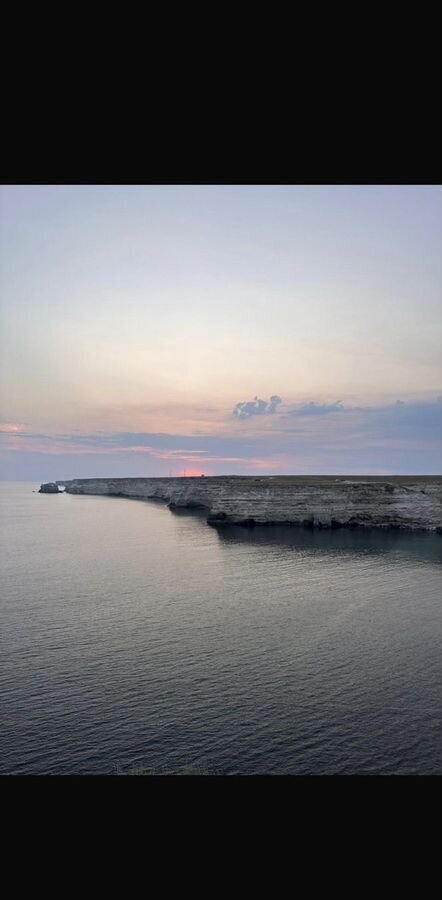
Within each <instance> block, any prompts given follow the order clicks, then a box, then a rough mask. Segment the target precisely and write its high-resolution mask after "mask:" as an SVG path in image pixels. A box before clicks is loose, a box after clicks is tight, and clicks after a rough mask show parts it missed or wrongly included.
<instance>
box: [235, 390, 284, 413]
mask: <svg viewBox="0 0 442 900" xmlns="http://www.w3.org/2000/svg"><path fill="white" fill-rule="evenodd" d="M280 403H282V400H281V397H278V395H277V394H273V396H272V397H270V400H269V401H267V400H260V399H259V398H258V397H255V398H254V399H253V400H248V401H247V402H246V403H237V404H236V406H235V409H234V410H233V415H234V416H236V417H237V418H238V419H250V418H251V416H264V415H268V416H271V415H273V414H274V413H275V412H276V410H277V407H278V406H279V404H280Z"/></svg>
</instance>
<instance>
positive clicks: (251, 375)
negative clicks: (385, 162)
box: [0, 186, 442, 479]
mask: <svg viewBox="0 0 442 900" xmlns="http://www.w3.org/2000/svg"><path fill="white" fill-rule="evenodd" d="M0 199H1V208H0V228H1V233H0V238H1V240H0V253H1V257H0V278H1V282H0V285H1V336H0V353H1V360H2V361H1V375H2V396H1V412H0V422H2V423H3V425H2V426H0V428H1V429H2V442H3V445H4V448H5V449H4V450H3V451H2V454H1V458H2V459H3V468H2V469H0V473H1V477H6V478H9V477H20V478H21V477H26V474H27V473H29V477H30V478H37V479H38V478H40V477H42V478H43V477H50V475H51V474H53V477H56V475H57V473H58V474H59V475H60V469H63V471H62V473H61V476H60V477H69V476H72V477H74V476H75V474H77V473H79V474H83V475H85V474H88V473H89V470H90V474H91V475H94V474H101V473H102V474H112V472H114V473H115V474H124V473H125V472H126V471H127V474H144V473H145V474H161V473H163V472H164V471H166V470H167V471H168V470H169V469H170V468H171V466H172V463H171V459H170V454H171V452H172V450H173V453H172V457H173V459H172V462H173V463H174V465H173V466H172V468H173V469H174V471H177V472H178V471H179V470H180V471H182V470H183V469H184V468H186V465H187V469H188V470H189V471H190V469H191V468H192V467H193V468H194V469H202V470H204V471H206V472H207V474H210V473H212V472H213V473H215V472H217V471H223V472H224V471H228V472H232V471H241V472H248V471H250V472H253V471H266V470H268V471H269V472H271V471H293V472H298V471H306V472H308V471H329V472H332V471H341V470H342V469H343V470H344V471H353V472H356V471H360V470H361V469H360V465H362V467H363V470H364V471H367V472H368V471H379V470H382V468H383V467H384V469H385V471H390V472H391V471H410V472H411V471H422V472H426V471H428V472H430V471H431V472H437V471H439V470H440V413H441V403H440V401H439V400H438V397H440V396H441V395H442V372H441V345H442V334H441V330H442V315H441V259H440V226H441V203H440V200H441V192H440V188H439V187H435V186H434V187H432V186H428V187H422V186H414V187H413V186H389V187H385V186H379V187H378V186H366V187H364V186H354V187H352V186H348V187H341V186H330V187H323V186H316V187H314V186H313V187H309V186H218V187H217V186H194V187H191V186H190V187H189V186H183V187H175V186H152V187H149V186H139V187H137V186H96V187H89V186H71V187H67V186H60V187H57V186H48V187H44V186H42V187H37V186H36V187H28V186H21V187H12V186H11V187H3V188H2V189H1V197H0ZM271 396H278V397H279V398H281V403H280V404H278V405H277V408H276V409H275V412H274V414H271V415H268V414H264V415H260V416H256V415H254V416H245V417H243V416H238V415H236V416H235V415H234V414H233V411H234V409H235V408H236V405H237V404H238V403H240V402H242V403H249V402H251V401H253V399H254V398H255V397H258V398H260V399H263V400H265V401H266V402H267V403H268V402H269V400H270V397H271ZM397 400H401V401H402V402H403V403H404V404H405V405H407V406H408V409H409V410H410V415H409V416H408V418H407V417H406V416H405V414H404V412H403V411H402V412H401V410H400V409H399V407H398V406H397V405H396V401H397ZM337 401H342V403H341V405H340V406H339V405H338V407H337V408H335V409H334V410H333V406H334V405H335V404H336V402H337ZM311 403H314V404H315V407H311V406H308V404H311ZM328 407H330V408H329V409H328ZM321 409H323V410H328V411H327V413H326V414H322V415H321V414H320V410H321ZM303 410H304V412H302V411H303ZM308 410H310V412H308ZM312 411H313V413H314V414H313V415H312ZM388 411H390V412H388ZM400 416H402V418H401V419H400V423H401V424H400V427H399V426H398V423H399V418H398V417H400ZM428 417H430V423H431V424H430V426H429V424H428V421H429V420H428ZM393 423H396V424H393ZM407 423H408V424H407ZM127 435H132V436H133V441H135V443H133V444H132V446H130V447H129V448H128V446H127V439H126V436H127ZM110 436H112V437H110ZM147 436H148V437H149V439H150V443H149V441H148V438H147ZM158 436H160V437H158ZM161 436H163V437H161ZM180 436H181V437H182V438H183V439H184V438H185V441H184V443H183V441H180V440H178V438H179V437H180ZM172 438H173V441H175V440H178V444H181V446H174V448H171V446H170V441H171V440H172ZM158 440H160V444H158ZM161 440H162V444H161ZM85 441H86V443H85ZM201 441H203V442H204V441H206V442H208V443H207V447H206V446H203V445H202V444H201ZM336 441H337V443H336ZM91 442H92V443H91ZM198 442H199V443H198ZM217 442H218V443H217ZM226 442H227V443H226ZM343 442H344V444H343ZM119 444H121V446H119ZM197 445H198V446H197ZM209 445H210V449H207V448H208V447H209ZM227 445H229V447H230V450H229V452H227V450H226V447H227ZM344 445H345V446H344ZM86 446H87V447H88V448H89V449H90V450H91V453H90V454H89V455H88V454H86V452H85V447H86ZM146 447H147V448H150V449H146ZM235 448H236V449H235ZM181 450H182V451H186V452H185V453H184V452H183V453H181V455H180V451H181ZM234 451H235V452H234ZM347 451H348V452H347ZM161 454H162V455H161ZM401 454H402V455H401ZM198 458H201V460H202V463H201V465H200V466H198V465H197V462H196V460H197V459H198ZM203 458H204V460H205V465H203ZM175 461H176V463H177V464H176V465H175ZM54 466H55V468H56V471H53V467H54ZM340 467H341V468H340ZM85 468H86V471H85ZM80 470H81V471H80ZM31 473H32V474H31Z"/></svg>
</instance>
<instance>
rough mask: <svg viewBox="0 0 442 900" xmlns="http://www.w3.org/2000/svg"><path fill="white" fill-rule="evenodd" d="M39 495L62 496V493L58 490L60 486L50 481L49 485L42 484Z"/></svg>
mask: <svg viewBox="0 0 442 900" xmlns="http://www.w3.org/2000/svg"><path fill="white" fill-rule="evenodd" d="M38 493H39V494H61V493H62V492H61V491H59V490H58V484H54V482H52V481H49V482H48V483H47V484H42V485H41V486H40V490H39V492H38Z"/></svg>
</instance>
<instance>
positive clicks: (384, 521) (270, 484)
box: [40, 475, 442, 533]
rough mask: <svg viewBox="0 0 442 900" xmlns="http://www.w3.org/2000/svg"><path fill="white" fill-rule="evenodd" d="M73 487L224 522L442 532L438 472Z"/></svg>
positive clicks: (103, 482) (70, 485)
mask: <svg viewBox="0 0 442 900" xmlns="http://www.w3.org/2000/svg"><path fill="white" fill-rule="evenodd" d="M53 487H55V489H56V490H55V491H53V490H52V488H53ZM48 489H51V490H48ZM40 490H41V492H42V493H48V492H50V493H54V492H56V491H57V490H58V488H57V486H56V485H42V487H41V488H40ZM66 492H67V493H69V494H96V495H105V496H116V497H133V498H138V499H158V500H164V501H166V502H168V504H169V507H170V508H171V509H177V508H180V507H186V508H201V509H206V510H207V511H208V518H207V521H208V523H209V524H210V525H216V526H218V527H225V526H226V525H229V524H238V525H245V526H253V525H271V524H275V525H302V526H304V527H309V528H341V527H344V526H345V527H350V528H383V529H391V528H401V529H409V530H416V531H436V532H438V533H442V476H438V475H433V476H431V475H420V476H418V475H416V476H414V475H407V476H400V475H398V476H346V477H338V476H333V475H331V476H324V475H318V476H279V475H278V476H264V477H257V478H255V477H252V476H219V477H205V478H84V479H78V478H76V479H73V480H72V481H70V482H66Z"/></svg>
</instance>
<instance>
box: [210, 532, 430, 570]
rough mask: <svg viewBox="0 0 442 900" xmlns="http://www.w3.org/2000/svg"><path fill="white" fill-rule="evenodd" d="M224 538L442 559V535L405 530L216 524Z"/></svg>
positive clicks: (330, 552)
mask: <svg viewBox="0 0 442 900" xmlns="http://www.w3.org/2000/svg"><path fill="white" fill-rule="evenodd" d="M217 534H218V537H219V539H220V540H221V541H224V542H226V543H227V544H229V543H245V544H248V545H250V546H258V545H260V546H261V545H264V546H267V547H273V546H275V545H277V546H280V547H284V548H286V549H287V550H289V549H291V550H293V551H295V552H302V553H307V554H311V555H313V556H315V555H317V554H320V555H321V556H336V555H337V556H355V555H356V556H361V555H362V556H373V555H374V556H382V557H383V556H386V555H389V554H392V555H394V556H399V557H400V556H405V557H407V558H410V557H411V558H414V559H416V560H419V559H421V560H423V561H424V560H427V561H428V562H432V563H436V564H437V563H439V564H440V563H442V537H441V535H438V534H431V533H430V534H425V533H422V532H416V534H412V533H410V532H406V531H385V532H382V531H376V530H375V529H372V530H368V529H367V530H366V531H363V530H362V529H361V530H357V529H350V528H349V529H346V528H340V529H337V530H332V529H310V528H303V527H297V526H279V525H268V526H266V525H262V526H255V527H254V528H244V527H243V526H241V525H231V526H229V527H227V528H217Z"/></svg>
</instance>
